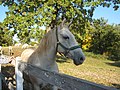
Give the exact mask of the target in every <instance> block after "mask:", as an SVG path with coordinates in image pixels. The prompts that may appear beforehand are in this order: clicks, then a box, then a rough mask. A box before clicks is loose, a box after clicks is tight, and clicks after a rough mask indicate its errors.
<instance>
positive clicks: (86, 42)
mask: <svg viewBox="0 0 120 90" xmlns="http://www.w3.org/2000/svg"><path fill="white" fill-rule="evenodd" d="M119 4H120V1H119V0H96V1H94V0H70V1H69V0H33V1H31V0H17V1H16V0H15V1H14V0H2V1H0V5H3V6H6V7H8V11H7V12H6V18H5V19H4V21H3V22H0V38H1V39H0V46H10V45H14V44H15V43H16V42H18V41H15V40H13V37H14V36H17V38H18V39H19V42H20V43H22V44H24V43H28V44H32V45H33V44H34V43H35V42H39V41H40V39H41V38H42V36H43V35H44V34H45V31H44V30H42V29H41V28H40V27H41V26H44V27H46V29H47V28H49V27H51V28H53V27H54V26H55V25H58V24H59V23H60V22H61V21H62V20H63V19H64V18H66V19H67V21H68V22H70V21H73V22H72V25H71V28H70V30H71V31H72V32H73V34H74V35H75V37H76V39H77V41H78V42H79V44H80V45H81V47H82V48H83V49H84V50H86V51H90V52H93V53H96V54H104V55H107V56H108V58H110V59H112V60H120V53H119V52H120V25H109V24H107V20H104V18H101V19H98V20H93V19H92V16H93V12H94V10H95V8H96V7H98V6H103V7H108V8H109V7H110V6H111V5H112V6H113V9H114V10H117V9H118V8H119Z"/></svg>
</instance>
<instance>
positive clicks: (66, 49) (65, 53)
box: [56, 27, 80, 56]
mask: <svg viewBox="0 0 120 90" xmlns="http://www.w3.org/2000/svg"><path fill="white" fill-rule="evenodd" d="M56 39H57V46H56V53H57V52H58V45H60V46H61V47H62V48H63V49H64V50H65V52H62V53H63V54H64V56H67V54H68V53H69V52H70V51H72V50H75V49H78V48H80V46H79V45H75V46H72V47H70V48H68V47H66V46H64V45H63V44H62V43H60V41H59V38H58V29H57V27H56ZM59 53H61V52H59Z"/></svg>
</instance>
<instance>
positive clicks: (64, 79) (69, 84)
mask: <svg viewBox="0 0 120 90" xmlns="http://www.w3.org/2000/svg"><path fill="white" fill-rule="evenodd" d="M17 61H18V62H16V79H17V87H16V90H23V79H22V73H21V71H23V69H24V66H26V65H27V67H28V68H27V69H26V70H25V71H24V72H23V73H24V75H27V74H28V73H29V75H30V76H34V77H36V79H37V80H39V79H42V80H44V81H45V82H47V83H49V84H51V85H55V86H57V87H59V88H60V89H62V90H117V89H115V88H112V87H108V86H103V85H100V84H96V83H93V82H89V81H86V80H83V79H79V78H75V77H72V76H69V75H65V74H60V73H55V72H50V71H47V70H44V69H41V68H38V67H35V66H33V65H28V64H26V63H23V62H19V61H20V58H17ZM24 79H26V77H24Z"/></svg>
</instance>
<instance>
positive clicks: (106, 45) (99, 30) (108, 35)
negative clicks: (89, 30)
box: [90, 19, 120, 60]
mask: <svg viewBox="0 0 120 90" xmlns="http://www.w3.org/2000/svg"><path fill="white" fill-rule="evenodd" d="M90 51H92V52H94V53H97V54H105V55H107V56H108V57H109V58H110V59H113V60H120V53H119V52H120V30H119V28H118V27H117V26H113V25H108V24H107V22H106V21H105V20H104V19H99V20H95V21H94V31H93V34H92V42H91V47H90Z"/></svg>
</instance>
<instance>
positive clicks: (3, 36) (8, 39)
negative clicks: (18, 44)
mask: <svg viewBox="0 0 120 90" xmlns="http://www.w3.org/2000/svg"><path fill="white" fill-rule="evenodd" d="M12 37H13V36H12V31H9V30H8V29H7V28H5V27H4V26H3V24H2V23H1V22H0V46H10V45H12V44H13V41H12Z"/></svg>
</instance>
